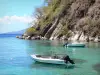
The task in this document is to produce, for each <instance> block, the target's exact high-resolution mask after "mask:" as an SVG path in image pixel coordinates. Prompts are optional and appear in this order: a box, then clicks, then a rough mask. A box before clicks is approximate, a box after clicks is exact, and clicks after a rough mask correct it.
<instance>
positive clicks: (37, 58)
mask: <svg viewBox="0 0 100 75" xmlns="http://www.w3.org/2000/svg"><path fill="white" fill-rule="evenodd" d="M31 57H32V58H33V59H34V60H35V61H37V62H42V63H51V64H66V63H65V60H64V59H63V58H61V57H57V56H54V57H51V56H44V55H43V56H42V55H31ZM67 61H69V62H70V63H71V64H74V62H73V61H72V60H70V58H68V60H67Z"/></svg>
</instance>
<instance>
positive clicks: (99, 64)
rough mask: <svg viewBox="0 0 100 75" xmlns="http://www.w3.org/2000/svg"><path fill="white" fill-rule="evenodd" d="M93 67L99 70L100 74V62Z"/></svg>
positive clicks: (99, 74)
mask: <svg viewBox="0 0 100 75" xmlns="http://www.w3.org/2000/svg"><path fill="white" fill-rule="evenodd" d="M92 68H93V69H94V70H95V71H97V72H98V75H100V63H97V64H95V65H93V66H92Z"/></svg>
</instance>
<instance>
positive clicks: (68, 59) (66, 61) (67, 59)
mask: <svg viewBox="0 0 100 75" xmlns="http://www.w3.org/2000/svg"><path fill="white" fill-rule="evenodd" d="M64 61H65V63H66V64H67V63H68V62H70V63H71V64H75V63H74V61H73V60H71V59H70V58H69V56H68V55H67V56H65V57H64Z"/></svg>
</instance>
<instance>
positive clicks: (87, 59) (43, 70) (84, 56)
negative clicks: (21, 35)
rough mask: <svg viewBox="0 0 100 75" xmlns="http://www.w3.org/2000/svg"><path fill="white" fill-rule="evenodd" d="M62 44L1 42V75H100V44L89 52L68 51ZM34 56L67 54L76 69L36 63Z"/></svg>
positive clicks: (11, 39)
mask: <svg viewBox="0 0 100 75" xmlns="http://www.w3.org/2000/svg"><path fill="white" fill-rule="evenodd" d="M63 43H64V42H63V41H46V40H41V41H38V40H35V41H29V40H20V39H17V38H15V37H1V38H0V75H100V43H86V45H87V47H86V48H65V47H63V46H62V45H63ZM31 54H43V55H54V54H62V55H64V54H68V55H69V56H70V57H71V58H72V59H73V60H74V61H75V63H76V64H75V66H72V65H68V67H66V66H65V65H54V64H44V63H38V62H35V61H34V60H33V59H32V58H31V57H30V55H31Z"/></svg>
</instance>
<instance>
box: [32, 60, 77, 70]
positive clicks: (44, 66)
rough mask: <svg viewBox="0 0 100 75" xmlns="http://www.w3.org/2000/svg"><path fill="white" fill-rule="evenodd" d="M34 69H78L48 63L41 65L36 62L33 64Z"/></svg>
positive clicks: (71, 66)
mask: <svg viewBox="0 0 100 75" xmlns="http://www.w3.org/2000/svg"><path fill="white" fill-rule="evenodd" d="M31 67H32V68H36V69H44V68H45V69H46V68H49V69H74V68H76V66H75V65H57V64H48V63H40V62H35V63H33V64H31Z"/></svg>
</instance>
